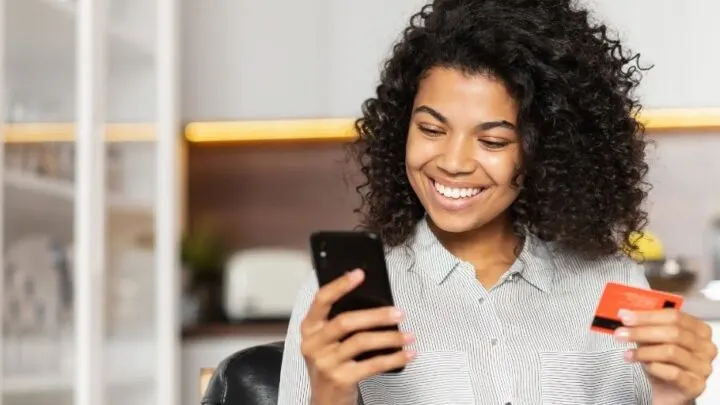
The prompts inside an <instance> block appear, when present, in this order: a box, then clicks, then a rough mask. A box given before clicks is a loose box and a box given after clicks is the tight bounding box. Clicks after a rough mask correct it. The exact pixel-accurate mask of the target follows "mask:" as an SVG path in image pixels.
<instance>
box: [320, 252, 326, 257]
mask: <svg viewBox="0 0 720 405" xmlns="http://www.w3.org/2000/svg"><path fill="white" fill-rule="evenodd" d="M320 257H322V258H326V257H327V252H326V251H324V250H321V251H320Z"/></svg>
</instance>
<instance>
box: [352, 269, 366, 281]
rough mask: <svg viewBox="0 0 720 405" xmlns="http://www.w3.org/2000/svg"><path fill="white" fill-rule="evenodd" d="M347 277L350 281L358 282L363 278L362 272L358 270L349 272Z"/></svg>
mask: <svg viewBox="0 0 720 405" xmlns="http://www.w3.org/2000/svg"><path fill="white" fill-rule="evenodd" d="M349 277H350V280H351V281H360V280H362V278H363V271H362V270H360V269H355V270H353V271H351V272H350V274H349Z"/></svg>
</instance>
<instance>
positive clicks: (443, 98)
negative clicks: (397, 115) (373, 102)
mask: <svg viewBox="0 0 720 405" xmlns="http://www.w3.org/2000/svg"><path fill="white" fill-rule="evenodd" d="M414 104H415V107H418V106H421V105H426V106H429V107H431V108H432V109H434V110H437V111H438V112H440V113H441V114H443V115H444V116H446V117H448V119H449V120H450V121H467V120H470V121H472V122H473V123H477V121H479V120H480V121H482V120H493V119H505V120H508V121H510V122H513V123H514V122H515V121H516V118H517V106H516V103H515V100H514V99H513V98H512V97H511V96H510V93H509V92H508V90H507V88H506V87H505V85H504V84H503V83H502V81H500V80H499V79H497V78H494V77H492V76H490V75H488V74H468V73H464V72H462V71H460V70H457V69H452V68H445V67H435V68H432V69H430V70H429V71H428V73H427V74H426V75H425V76H424V77H423V79H422V80H421V81H420V83H419V86H418V92H417V94H416V96H415V103H414ZM473 125H474V124H473Z"/></svg>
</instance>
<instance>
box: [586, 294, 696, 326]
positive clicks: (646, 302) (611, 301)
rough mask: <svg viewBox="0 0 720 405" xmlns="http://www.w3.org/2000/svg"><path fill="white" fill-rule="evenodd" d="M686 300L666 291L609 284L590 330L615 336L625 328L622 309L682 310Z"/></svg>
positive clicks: (596, 310)
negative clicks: (617, 331)
mask: <svg viewBox="0 0 720 405" xmlns="http://www.w3.org/2000/svg"><path fill="white" fill-rule="evenodd" d="M684 301H685V299H684V298H683V297H682V296H680V295H676V294H671V293H666V292H664V291H656V290H646V289H644V288H637V287H630V286H627V285H624V284H618V283H608V284H607V285H606V286H605V291H603V294H602V296H601V297H600V302H599V303H598V306H597V309H595V317H594V318H593V321H592V325H591V326H590V329H591V330H593V331H595V332H600V333H609V334H613V333H614V331H615V329H617V328H619V327H621V326H623V323H622V321H621V320H620V316H619V314H618V312H619V311H620V310H621V309H627V310H631V311H654V310H658V309H663V308H675V309H680V307H682V305H683V302H684Z"/></svg>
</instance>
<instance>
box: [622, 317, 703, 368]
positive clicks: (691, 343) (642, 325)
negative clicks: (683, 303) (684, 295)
mask: <svg viewBox="0 0 720 405" xmlns="http://www.w3.org/2000/svg"><path fill="white" fill-rule="evenodd" d="M620 317H621V319H622V321H623V323H624V324H625V325H626V327H624V328H619V329H617V330H616V331H615V336H616V337H617V338H618V339H620V340H624V341H631V342H636V343H639V344H662V343H668V344H675V345H678V346H680V347H682V348H685V349H687V350H689V351H690V352H692V353H693V354H694V355H696V356H698V357H699V358H701V359H709V360H711V361H712V360H713V359H715V357H717V347H716V346H715V345H714V344H713V343H712V329H711V328H710V326H709V325H708V324H707V323H705V322H703V321H701V320H699V319H697V318H695V317H693V316H691V315H689V314H686V313H683V312H680V311H677V310H674V309H664V310H659V311H637V312H630V311H621V313H620Z"/></svg>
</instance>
